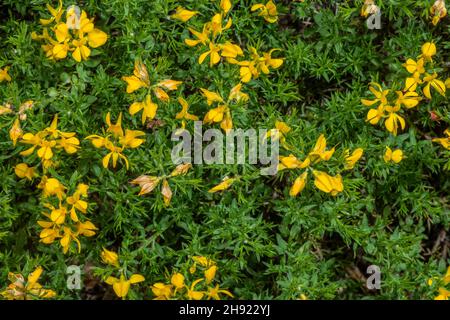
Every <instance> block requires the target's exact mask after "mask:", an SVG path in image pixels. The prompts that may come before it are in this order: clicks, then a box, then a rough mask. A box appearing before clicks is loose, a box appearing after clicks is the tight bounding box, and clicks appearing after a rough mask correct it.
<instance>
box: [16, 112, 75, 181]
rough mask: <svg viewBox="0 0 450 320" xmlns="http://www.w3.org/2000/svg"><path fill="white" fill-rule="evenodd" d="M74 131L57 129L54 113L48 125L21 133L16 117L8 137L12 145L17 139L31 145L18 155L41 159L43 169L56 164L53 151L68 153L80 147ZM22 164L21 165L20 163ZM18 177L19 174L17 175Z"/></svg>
mask: <svg viewBox="0 0 450 320" xmlns="http://www.w3.org/2000/svg"><path fill="white" fill-rule="evenodd" d="M75 135H76V134H75V132H63V131H60V130H58V115H55V116H54V118H53V121H52V123H51V124H50V126H49V127H47V128H45V129H43V130H41V131H39V132H37V133H36V134H33V133H25V134H23V132H22V129H21V128H20V123H19V120H18V119H16V121H15V123H14V125H13V127H12V128H11V130H10V137H11V140H12V141H13V143H14V145H15V144H16V141H17V140H18V139H21V140H20V141H19V142H20V143H22V144H26V145H29V146H31V147H30V148H28V149H27V150H25V151H22V152H21V153H20V155H22V156H25V157H28V156H31V155H32V154H34V152H35V151H36V155H37V157H38V158H39V159H41V164H42V167H43V171H44V172H46V170H47V169H48V168H50V167H54V166H56V165H57V164H58V163H57V161H56V160H55V158H56V157H55V151H56V150H61V149H64V151H65V152H66V153H68V154H74V153H76V152H77V151H78V149H79V148H80V147H79V145H80V141H79V140H78V139H77V138H76V137H75ZM22 166H23V165H22ZM19 177H20V176H19Z"/></svg>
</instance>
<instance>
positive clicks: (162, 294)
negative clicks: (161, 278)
mask: <svg viewBox="0 0 450 320" xmlns="http://www.w3.org/2000/svg"><path fill="white" fill-rule="evenodd" d="M152 292H153V294H154V295H155V296H156V298H155V300H169V299H170V298H171V297H172V285H170V284H164V283H162V282H157V283H155V284H154V285H153V286H152Z"/></svg>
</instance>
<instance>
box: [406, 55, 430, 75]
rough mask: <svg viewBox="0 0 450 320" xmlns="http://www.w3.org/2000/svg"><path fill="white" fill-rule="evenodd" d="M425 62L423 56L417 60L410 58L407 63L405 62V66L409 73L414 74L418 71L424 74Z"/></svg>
mask: <svg viewBox="0 0 450 320" xmlns="http://www.w3.org/2000/svg"><path fill="white" fill-rule="evenodd" d="M424 64H425V60H424V59H423V58H421V59H419V60H417V62H416V61H414V60H413V59H408V60H406V63H404V64H403V66H404V67H405V68H406V70H407V71H408V72H409V73H412V74H414V73H416V72H417V73H419V74H422V73H425V68H424Z"/></svg>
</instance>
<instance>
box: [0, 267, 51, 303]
mask: <svg viewBox="0 0 450 320" xmlns="http://www.w3.org/2000/svg"><path fill="white" fill-rule="evenodd" d="M42 271H43V269H42V267H37V268H36V270H34V271H33V272H32V273H30V274H29V275H28V278H27V280H26V281H25V278H24V277H23V276H22V275H21V274H20V273H12V272H10V273H8V280H9V281H10V282H11V284H9V285H8V286H7V287H6V289H5V290H4V291H2V292H1V293H0V294H1V295H2V296H3V297H4V298H5V299H8V300H34V299H39V298H43V299H49V298H53V297H55V296H56V292H55V291H53V290H49V289H44V288H43V287H42V285H41V284H40V283H39V282H38V280H39V278H40V277H41V274H42Z"/></svg>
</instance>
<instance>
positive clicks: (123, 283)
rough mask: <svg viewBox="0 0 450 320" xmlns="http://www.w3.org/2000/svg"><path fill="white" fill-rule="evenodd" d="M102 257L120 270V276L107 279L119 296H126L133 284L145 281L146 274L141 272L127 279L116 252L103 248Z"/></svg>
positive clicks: (123, 297)
mask: <svg viewBox="0 0 450 320" xmlns="http://www.w3.org/2000/svg"><path fill="white" fill-rule="evenodd" d="M101 258H102V261H103V262H104V263H106V264H109V265H112V266H114V267H115V268H117V269H118V271H119V272H120V276H119V278H116V277H112V276H109V277H108V278H106V281H105V282H106V283H107V284H109V285H111V286H112V287H113V290H114V293H115V294H116V295H117V296H118V297H119V298H121V299H125V298H126V296H127V295H128V291H129V290H130V286H131V285H132V284H136V283H139V282H143V281H145V278H144V276H142V275H140V274H133V275H131V277H130V278H129V279H127V278H126V277H125V275H124V272H123V268H121V267H120V264H119V255H118V254H117V253H116V252H114V251H110V250H107V249H105V248H103V251H102V253H101Z"/></svg>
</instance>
